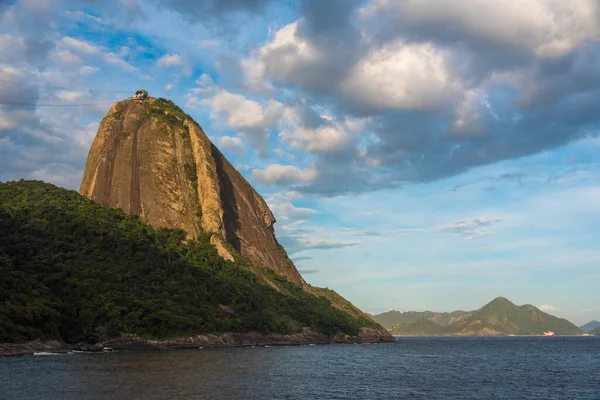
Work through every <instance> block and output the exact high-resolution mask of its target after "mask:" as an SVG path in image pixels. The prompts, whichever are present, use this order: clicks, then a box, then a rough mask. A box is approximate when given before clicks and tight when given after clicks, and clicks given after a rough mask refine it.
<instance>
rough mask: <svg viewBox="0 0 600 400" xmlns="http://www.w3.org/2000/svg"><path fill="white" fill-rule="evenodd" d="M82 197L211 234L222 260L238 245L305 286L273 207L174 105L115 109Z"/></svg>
mask: <svg viewBox="0 0 600 400" xmlns="http://www.w3.org/2000/svg"><path fill="white" fill-rule="evenodd" d="M80 193H81V194H83V195H84V196H87V197H88V198H90V199H93V200H96V201H98V202H99V203H101V204H104V205H107V206H110V207H119V208H121V209H123V210H124V211H125V212H128V213H133V214H137V215H139V216H140V217H141V218H142V219H143V220H145V221H146V222H148V223H149V224H151V225H154V226H157V227H169V228H180V229H183V230H184V231H186V232H187V233H188V235H190V236H197V235H199V234H200V233H202V232H208V233H212V234H214V236H213V238H212V239H211V243H213V245H214V246H215V247H216V248H217V250H218V251H219V254H220V255H221V256H222V257H224V258H232V257H233V255H232V252H230V251H229V250H228V248H229V246H231V247H232V248H234V249H235V250H236V251H237V252H239V253H240V254H241V255H243V256H244V257H246V258H247V259H249V260H250V261H251V262H252V263H253V265H254V266H256V267H267V268H270V269H272V270H274V271H276V272H277V273H279V274H281V275H283V276H285V277H287V278H288V280H290V281H292V282H295V283H299V284H302V285H305V282H304V280H303V279H302V277H301V276H300V274H299V273H298V271H297V270H296V268H295V267H294V264H293V263H292V261H291V260H290V259H289V258H288V257H287V254H286V253H285V250H283V248H282V247H281V246H280V245H279V243H278V242H277V239H276V238H275V234H274V230H273V224H274V223H275V218H274V217H273V214H272V212H271V210H270V209H269V207H268V206H267V204H266V202H265V201H264V200H263V198H262V197H261V196H260V195H259V194H258V193H257V192H256V191H255V190H254V189H253V188H252V186H250V184H249V183H248V182H247V181H246V180H245V179H244V177H242V175H241V174H240V173H239V172H238V171H237V170H236V169H235V168H233V166H232V165H231V164H230V163H229V161H227V159H226V158H225V157H224V156H223V154H221V152H220V151H219V150H218V149H217V148H216V147H215V146H214V145H213V144H212V142H211V141H210V139H209V138H208V137H207V136H206V134H205V133H204V131H203V130H202V128H201V127H200V126H199V125H198V124H197V123H196V122H195V121H194V120H193V119H192V118H191V117H189V116H188V115H186V114H185V113H184V112H183V111H181V109H179V108H178V107H177V106H176V105H175V104H173V103H172V102H170V101H166V100H163V99H154V98H151V97H148V98H146V99H143V100H139V99H129V100H124V101H120V102H117V103H115V104H114V105H113V106H112V107H111V109H110V111H109V112H108V114H107V115H106V116H105V117H104V119H103V120H102V122H101V124H100V127H99V129H98V134H97V135H96V138H95V140H94V143H93V144H92V147H91V149H90V152H89V155H88V159H87V163H86V168H85V172H84V175H83V180H82V182H81V188H80Z"/></svg>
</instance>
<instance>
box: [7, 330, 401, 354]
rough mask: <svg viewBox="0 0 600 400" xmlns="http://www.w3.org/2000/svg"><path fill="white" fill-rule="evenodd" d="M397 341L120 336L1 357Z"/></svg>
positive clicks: (364, 333) (23, 346)
mask: <svg viewBox="0 0 600 400" xmlns="http://www.w3.org/2000/svg"><path fill="white" fill-rule="evenodd" d="M394 341H396V339H395V338H394V337H393V336H392V335H390V334H388V333H387V332H385V331H379V330H376V329H371V328H361V329H360V332H359V335H358V336H348V335H342V334H340V335H336V336H333V337H331V336H326V335H323V334H320V333H316V332H313V331H310V330H308V329H305V330H304V331H303V332H300V333H293V334H290V335H282V334H276V333H270V334H264V333H258V332H250V333H225V334H222V335H211V334H208V335H198V336H191V337H183V338H176V339H168V340H147V339H143V338H139V337H135V336H121V337H119V338H116V339H111V340H107V341H105V342H102V343H98V344H94V345H91V344H86V343H78V344H69V343H65V342H63V341H59V340H49V341H37V340H36V341H31V342H27V343H0V356H4V357H11V356H26V355H33V354H35V353H41V352H44V353H68V352H71V351H91V352H100V351H103V350H107V349H113V350H123V349H156V348H166V349H173V348H198V347H202V348H222V347H249V346H297V345H308V344H336V343H347V344H348V343H386V342H394Z"/></svg>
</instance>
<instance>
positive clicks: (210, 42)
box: [198, 39, 219, 49]
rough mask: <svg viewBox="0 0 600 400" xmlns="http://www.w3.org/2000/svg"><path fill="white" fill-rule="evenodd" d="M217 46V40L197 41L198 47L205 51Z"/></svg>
mask: <svg viewBox="0 0 600 400" xmlns="http://www.w3.org/2000/svg"><path fill="white" fill-rule="evenodd" d="M218 45H219V41H218V40H211V39H204V40H199V41H198V47H200V48H202V49H205V48H207V47H215V46H218Z"/></svg>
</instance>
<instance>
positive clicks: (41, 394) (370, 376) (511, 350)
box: [0, 337, 600, 400]
mask: <svg viewBox="0 0 600 400" xmlns="http://www.w3.org/2000/svg"><path fill="white" fill-rule="evenodd" d="M0 399H2V400H13V399H15V400H17V399H19V400H22V399H40V400H52V399H61V400H64V399H67V400H70V399H73V400H82V399H119V400H133V399H140V400H142V399H144V400H146V399H478V400H479V399H594V400H600V337H548V338H544V337H503V338H449V337H447V338H400V339H399V340H398V341H397V342H396V343H389V344H376V345H363V344H357V345H327V346H291V347H253V348H230V349H186V350H144V351H118V352H111V353H76V354H69V355H45V356H28V357H19V358H0Z"/></svg>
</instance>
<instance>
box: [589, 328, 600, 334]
mask: <svg viewBox="0 0 600 400" xmlns="http://www.w3.org/2000/svg"><path fill="white" fill-rule="evenodd" d="M589 333H591V334H593V335H600V326H599V327H597V328H596V329H594V330H593V331H590V332H589Z"/></svg>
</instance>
